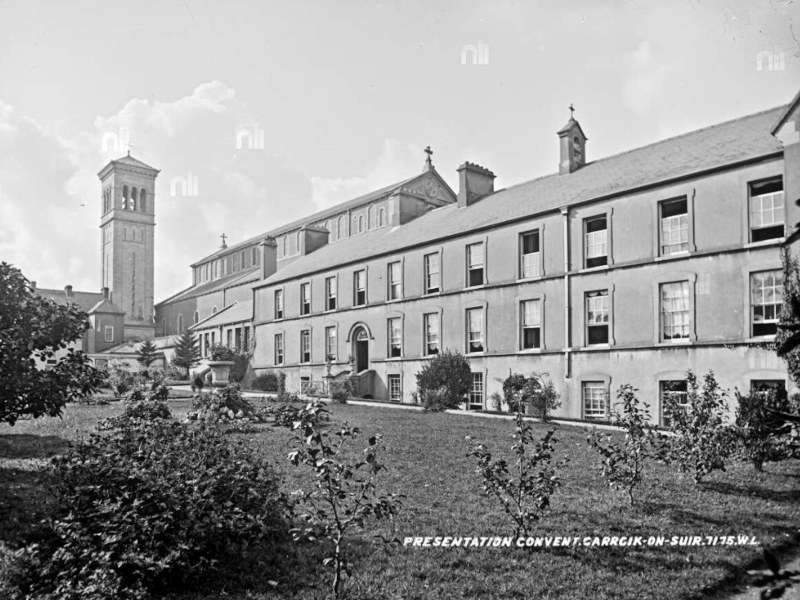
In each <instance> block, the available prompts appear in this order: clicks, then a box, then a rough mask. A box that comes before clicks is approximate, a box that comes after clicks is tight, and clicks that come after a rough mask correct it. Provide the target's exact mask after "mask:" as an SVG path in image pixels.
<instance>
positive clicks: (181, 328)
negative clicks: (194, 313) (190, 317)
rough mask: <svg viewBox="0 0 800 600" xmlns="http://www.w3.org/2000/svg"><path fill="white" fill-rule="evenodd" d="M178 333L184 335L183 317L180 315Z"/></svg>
mask: <svg viewBox="0 0 800 600" xmlns="http://www.w3.org/2000/svg"><path fill="white" fill-rule="evenodd" d="M178 333H183V315H178Z"/></svg>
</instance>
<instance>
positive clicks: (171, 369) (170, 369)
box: [164, 363, 189, 381]
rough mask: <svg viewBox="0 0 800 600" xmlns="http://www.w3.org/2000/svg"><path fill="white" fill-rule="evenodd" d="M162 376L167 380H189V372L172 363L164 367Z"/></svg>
mask: <svg viewBox="0 0 800 600" xmlns="http://www.w3.org/2000/svg"><path fill="white" fill-rule="evenodd" d="M164 378H165V379H166V380H168V381H189V373H188V371H187V370H186V369H184V368H182V367H179V366H177V365H176V364H174V363H173V364H170V365H168V366H167V367H165V368H164Z"/></svg>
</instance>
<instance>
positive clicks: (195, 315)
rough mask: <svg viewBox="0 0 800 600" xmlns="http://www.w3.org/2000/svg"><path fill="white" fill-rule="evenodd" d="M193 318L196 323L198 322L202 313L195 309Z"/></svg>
mask: <svg viewBox="0 0 800 600" xmlns="http://www.w3.org/2000/svg"><path fill="white" fill-rule="evenodd" d="M193 320H194V322H195V323H197V322H198V321H199V320H200V313H199V312H198V311H194V317H193Z"/></svg>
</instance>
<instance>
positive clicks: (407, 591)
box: [0, 400, 800, 600]
mask: <svg viewBox="0 0 800 600" xmlns="http://www.w3.org/2000/svg"><path fill="white" fill-rule="evenodd" d="M170 404H171V407H172V409H173V413H174V414H175V415H176V416H178V417H181V416H182V415H183V414H185V412H186V410H188V407H189V403H188V401H186V400H177V401H170ZM329 410H330V411H331V413H332V418H333V420H334V421H336V422H341V421H345V420H346V421H348V422H349V423H350V424H351V425H354V426H357V427H359V428H361V430H362V431H363V432H364V433H365V434H372V433H375V432H380V433H382V434H383V438H384V443H385V446H386V451H385V454H384V456H383V459H384V462H385V463H386V464H387V466H388V472H385V473H383V474H382V475H381V477H380V480H379V485H380V489H381V490H383V491H386V492H389V491H399V492H402V493H404V494H405V496H406V498H405V500H404V508H403V511H402V513H401V516H400V518H399V520H398V522H397V531H396V534H397V535H398V536H399V537H400V538H403V537H406V536H409V537H415V536H437V535H439V536H505V535H512V534H513V532H514V528H513V525H512V523H511V522H510V520H508V519H507V518H506V517H505V515H503V514H502V512H501V510H500V507H499V506H498V505H497V504H495V503H494V502H493V501H492V499H489V498H486V497H485V496H484V495H483V493H482V488H481V481H480V479H479V477H478V476H477V474H476V473H475V464H474V461H473V460H472V459H470V458H468V457H467V456H466V449H467V442H466V441H465V437H466V436H471V437H472V438H475V439H476V440H479V441H482V442H485V443H486V444H487V445H488V446H489V448H490V449H491V450H492V451H493V453H495V455H499V454H501V453H504V452H505V453H507V452H508V448H509V446H510V444H511V434H512V432H513V424H512V423H511V422H510V421H508V420H501V419H480V418H474V417H469V416H461V415H452V414H424V413H419V412H415V411H404V410H396V409H391V408H384V407H380V406H372V407H363V406H353V405H331V406H330V407H329ZM121 411H122V406H121V405H120V403H113V404H111V405H107V406H86V405H71V406H69V407H68V408H67V410H66V412H65V414H64V418H63V419H40V420H36V421H23V422H20V423H18V424H17V425H16V426H14V427H13V428H12V427H8V426H4V425H3V426H0V542H6V543H8V544H11V545H13V544H14V543H16V542H18V540H19V538H20V537H21V536H22V535H23V533H24V532H25V531H26V529H27V528H28V527H29V526H30V524H31V523H32V522H34V521H35V519H37V518H39V517H40V516H41V515H43V514H45V513H46V509H47V506H46V495H45V494H43V493H42V487H41V486H42V485H44V484H45V483H46V481H44V480H43V475H42V474H41V473H39V472H38V471H37V468H38V467H39V466H40V465H42V464H44V463H46V459H47V457H48V456H50V455H52V454H55V453H59V452H63V450H64V449H65V448H66V447H67V444H68V443H69V442H72V441H74V440H76V439H78V438H80V437H83V436H86V435H88V434H89V433H90V432H91V431H92V430H93V426H94V424H95V423H96V422H97V420H99V419H101V418H105V417H108V416H114V415H116V414H119V413H120V412H121ZM536 427H537V428H538V429H539V431H538V433H540V434H541V433H543V432H544V431H545V430H546V427H545V426H544V425H537V426H536ZM553 427H555V428H556V429H557V437H558V438H559V440H560V441H559V442H558V448H559V455H561V454H568V455H569V457H570V463H569V465H568V467H567V469H566V470H565V472H564V473H563V479H564V485H563V487H562V488H561V489H559V490H558V491H557V492H556V494H555V495H554V496H553V498H552V510H551V511H550V514H549V515H548V516H547V518H546V519H545V520H543V521H542V522H541V523H540V525H539V527H538V529H537V531H536V533H535V535H541V536H547V535H558V536H579V537H581V538H583V537H586V536H590V537H592V536H601V537H602V536H615V535H616V536H622V535H640V536H644V537H645V539H646V538H647V537H648V536H659V535H660V536H666V537H667V539H669V538H670V537H671V536H707V535H708V536H728V535H748V536H755V537H756V539H757V540H758V542H759V544H761V545H759V546H713V547H670V546H664V547H657V548H648V547H644V548H584V547H574V548H538V549H535V550H533V551H526V550H522V549H516V548H512V549H498V548H475V549H463V548H462V549H447V548H402V547H398V546H384V545H383V544H376V543H373V541H372V540H373V539H374V538H373V536H374V535H377V534H383V535H387V531H386V530H385V528H383V527H373V526H372V525H370V528H369V530H368V531H365V532H363V533H362V534H360V535H359V536H358V539H357V540H356V542H355V543H354V544H353V547H352V552H353V558H354V562H355V564H356V565H357V566H356V568H355V573H356V577H355V578H354V580H353V581H352V586H353V589H354V591H357V592H358V595H359V596H361V597H365V598H373V599H378V598H398V599H399V598H403V599H411V598H420V599H422V598H531V597H534V598H570V599H573V598H597V599H603V598H631V599H634V598H636V599H639V598H643V597H650V598H666V597H669V598H694V597H705V596H706V594H708V593H710V592H711V591H714V590H719V588H720V585H721V584H725V583H726V582H727V583H728V584H729V583H730V582H732V581H734V580H735V579H736V578H737V577H739V576H740V574H741V573H742V572H743V571H744V570H745V568H746V567H747V566H748V565H750V564H751V563H753V562H754V561H756V560H757V559H759V557H760V555H761V550H762V545H763V546H768V547H771V548H785V547H788V546H789V545H790V544H792V543H795V542H796V538H795V537H794V536H795V535H796V534H797V523H798V522H800V495H798V494H797V492H796V490H797V484H798V479H799V478H800V461H786V462H783V463H767V465H766V467H765V472H764V473H760V474H758V473H755V472H754V471H753V470H752V468H751V467H750V466H748V465H744V464H734V465H733V466H732V467H730V468H729V470H728V472H725V473H715V474H713V475H711V476H709V477H708V478H707V481H706V482H705V483H703V484H701V485H699V486H695V484H694V483H692V481H691V478H690V477H686V478H681V477H680V476H679V475H678V474H676V473H675V472H674V471H673V470H670V469H668V468H666V467H663V466H658V467H654V468H653V470H652V471H650V472H649V473H647V481H646V482H645V487H644V488H643V490H642V492H641V494H640V496H639V504H638V506H635V507H634V508H629V507H628V506H627V498H626V496H625V495H624V494H623V493H617V492H613V491H611V490H609V489H607V488H606V486H605V485H604V483H603V481H602V479H601V478H600V476H599V471H598V458H597V456H596V455H595V454H594V453H593V452H592V451H591V450H590V448H589V447H588V445H587V444H586V434H587V430H586V429H583V428H579V427H573V426H563V425H561V426H557V425H554V426H553ZM232 435H237V436H241V438H242V439H245V440H246V441H247V443H248V444H252V445H254V446H255V447H257V448H258V449H259V451H260V452H262V453H264V454H265V455H266V456H269V457H271V458H273V459H274V461H275V463H276V467H277V468H278V470H279V472H280V473H281V474H282V476H283V478H284V486H285V489H286V490H287V491H289V492H291V491H293V490H296V489H300V488H302V489H309V487H310V485H311V483H310V482H311V479H310V477H309V473H307V472H305V471H303V470H300V469H294V468H292V467H291V465H289V464H288V461H286V459H285V456H286V453H287V452H288V450H289V448H290V442H291V435H290V432H288V431H286V430H283V429H274V428H271V427H269V426H259V427H258V428H257V430H256V431H255V432H253V433H246V434H232ZM364 437H366V435H365V436H364ZM363 444H366V441H365V439H363V438H362V440H360V441H359V442H358V443H357V444H356V445H355V447H354V448H353V451H354V452H358V451H359V450H360V449H361V448H363V447H364V445H363ZM506 457H508V454H506ZM509 458H510V457H509ZM323 556H324V553H323V550H322V549H321V548H320V547H319V546H306V547H304V548H301V552H294V553H292V552H289V553H288V554H287V555H286V556H285V557H284V558H283V560H284V564H283V566H282V567H281V569H280V570H278V571H277V572H276V571H270V572H267V573H260V572H253V573H251V574H250V575H249V576H248V575H245V576H240V577H239V580H238V585H235V586H232V587H235V588H239V589H245V590H247V591H246V592H245V591H236V590H235V589H234V590H229V591H228V594H229V595H228V596H227V597H229V598H232V599H234V600H244V599H245V598H256V599H268V598H282V597H296V598H309V599H310V598H317V597H320V596H321V595H322V594H323V592H324V591H325V590H326V589H327V585H328V581H329V580H328V579H327V572H326V571H325V570H324V569H322V568H320V567H318V566H317V565H315V564H314V563H315V561H316V560H319V559H321V558H322V557H323ZM270 580H272V581H274V582H277V585H273V584H271V583H269V581H270ZM218 597H219V593H218V592H215V593H211V592H209V593H207V594H204V593H197V592H195V593H192V594H189V595H184V596H183V598H186V599H187V600H189V599H191V600H211V599H212V598H214V599H216V598H218Z"/></svg>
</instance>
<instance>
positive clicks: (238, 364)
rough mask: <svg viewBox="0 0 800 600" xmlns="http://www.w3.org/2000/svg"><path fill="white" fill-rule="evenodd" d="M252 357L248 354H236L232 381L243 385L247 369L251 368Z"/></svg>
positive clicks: (231, 376)
mask: <svg viewBox="0 0 800 600" xmlns="http://www.w3.org/2000/svg"><path fill="white" fill-rule="evenodd" d="M250 358H251V357H250V355H249V354H247V353H238V352H237V353H234V355H233V358H232V359H231V360H232V361H233V366H232V367H231V373H230V380H231V381H234V382H237V383H241V382H242V381H244V378H245V375H247V369H248V368H250Z"/></svg>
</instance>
